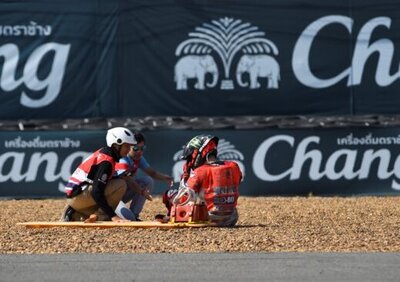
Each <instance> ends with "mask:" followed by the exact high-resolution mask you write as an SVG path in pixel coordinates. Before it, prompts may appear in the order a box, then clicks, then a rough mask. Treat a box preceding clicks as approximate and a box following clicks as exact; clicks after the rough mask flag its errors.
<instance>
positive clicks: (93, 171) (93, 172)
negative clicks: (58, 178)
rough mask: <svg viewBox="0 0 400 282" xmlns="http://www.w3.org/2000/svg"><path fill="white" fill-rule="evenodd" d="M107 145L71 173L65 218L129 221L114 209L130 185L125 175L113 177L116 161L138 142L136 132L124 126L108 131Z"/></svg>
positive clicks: (64, 219)
mask: <svg viewBox="0 0 400 282" xmlns="http://www.w3.org/2000/svg"><path fill="white" fill-rule="evenodd" d="M106 141H107V146H106V147H103V148H100V149H99V150H97V151H96V152H94V153H93V154H91V155H90V156H89V157H88V158H86V159H85V160H84V161H83V162H82V163H81V164H80V165H79V166H78V168H77V169H76V170H75V171H74V173H73V174H72V175H71V177H70V179H69V181H68V183H67V185H66V188H65V191H66V194H67V198H68V199H67V206H66V207H65V209H64V211H63V214H62V218H61V220H62V221H95V220H112V221H114V222H121V221H127V220H125V219H122V218H120V217H119V216H117V215H116V213H115V209H116V207H117V205H118V203H119V202H120V200H121V198H122V196H123V195H124V193H125V191H126V189H127V185H126V182H125V181H124V180H123V179H112V176H113V174H114V170H115V163H116V162H118V160H119V159H120V158H121V157H123V156H126V155H127V154H128V152H129V150H130V148H131V146H132V145H134V144H136V140H135V138H134V135H133V133H132V132H131V131H130V130H129V129H126V128H123V127H115V128H112V129H110V130H108V131H107V135H106Z"/></svg>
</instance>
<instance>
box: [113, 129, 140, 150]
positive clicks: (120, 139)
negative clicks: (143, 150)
mask: <svg viewBox="0 0 400 282" xmlns="http://www.w3.org/2000/svg"><path fill="white" fill-rule="evenodd" d="M106 141H107V146H108V147H111V146H112V144H117V145H122V144H124V143H128V144H131V145H134V144H137V142H136V139H135V136H134V135H133V133H132V131H130V130H129V129H127V128H125V127H114V128H111V129H109V130H108V131H107V136H106Z"/></svg>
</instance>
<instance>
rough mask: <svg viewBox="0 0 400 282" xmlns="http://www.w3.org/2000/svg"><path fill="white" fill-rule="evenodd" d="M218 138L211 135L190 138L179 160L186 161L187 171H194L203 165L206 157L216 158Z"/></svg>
mask: <svg viewBox="0 0 400 282" xmlns="http://www.w3.org/2000/svg"><path fill="white" fill-rule="evenodd" d="M218 141H219V138H218V137H216V136H212V135H197V136H196V137H194V138H192V139H191V140H190V141H189V142H188V143H187V144H186V146H185V148H184V149H183V153H182V156H181V158H180V159H181V160H186V166H187V167H186V168H187V170H190V169H195V168H196V167H198V166H200V165H202V164H204V162H205V161H206V159H207V156H208V155H210V154H214V155H215V156H217V146H218Z"/></svg>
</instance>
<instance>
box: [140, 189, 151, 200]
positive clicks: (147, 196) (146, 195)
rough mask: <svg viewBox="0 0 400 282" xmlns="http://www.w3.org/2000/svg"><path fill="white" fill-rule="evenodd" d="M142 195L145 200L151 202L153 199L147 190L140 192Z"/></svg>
mask: <svg viewBox="0 0 400 282" xmlns="http://www.w3.org/2000/svg"><path fill="white" fill-rule="evenodd" d="M142 194H143V196H144V197H145V198H146V199H147V200H149V201H153V197H152V196H151V195H150V191H149V190H147V189H144V190H142Z"/></svg>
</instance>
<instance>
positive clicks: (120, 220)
mask: <svg viewBox="0 0 400 282" xmlns="http://www.w3.org/2000/svg"><path fill="white" fill-rule="evenodd" d="M111 221H113V222H130V220H127V219H123V218H120V217H119V216H117V215H116V216H113V217H112V218H111Z"/></svg>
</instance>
